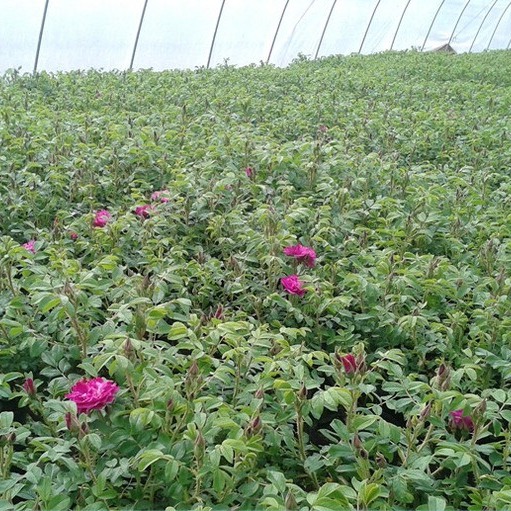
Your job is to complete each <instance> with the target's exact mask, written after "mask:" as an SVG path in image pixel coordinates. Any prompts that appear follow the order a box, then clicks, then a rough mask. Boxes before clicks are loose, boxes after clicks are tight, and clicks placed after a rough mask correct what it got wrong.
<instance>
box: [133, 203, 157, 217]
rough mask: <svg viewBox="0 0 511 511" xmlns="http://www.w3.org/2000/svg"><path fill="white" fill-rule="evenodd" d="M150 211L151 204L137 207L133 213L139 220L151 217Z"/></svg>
mask: <svg viewBox="0 0 511 511" xmlns="http://www.w3.org/2000/svg"><path fill="white" fill-rule="evenodd" d="M152 209H153V207H152V206H151V204H144V205H143V206H137V207H136V208H135V211H134V213H135V215H137V216H139V217H140V218H149V217H150V216H151V210H152Z"/></svg>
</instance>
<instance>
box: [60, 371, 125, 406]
mask: <svg viewBox="0 0 511 511" xmlns="http://www.w3.org/2000/svg"><path fill="white" fill-rule="evenodd" d="M117 392H119V387H118V385H117V384H116V383H114V382H113V381H110V380H105V379H104V378H101V377H98V378H92V379H91V380H81V381H79V382H77V383H75V384H74V385H73V387H72V389H71V392H70V393H69V394H67V395H66V399H69V400H71V401H74V402H75V403H76V408H77V410H78V413H89V412H90V411H91V410H101V409H102V408H104V407H105V406H106V405H108V404H110V403H112V402H113V401H114V399H115V395H116V394H117Z"/></svg>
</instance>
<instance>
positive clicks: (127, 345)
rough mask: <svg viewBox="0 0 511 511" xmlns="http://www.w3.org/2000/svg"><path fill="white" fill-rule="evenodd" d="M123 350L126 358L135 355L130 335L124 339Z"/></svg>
mask: <svg viewBox="0 0 511 511" xmlns="http://www.w3.org/2000/svg"><path fill="white" fill-rule="evenodd" d="M123 350H124V354H125V355H126V358H130V357H131V356H132V355H133V343H132V342H131V339H130V338H129V337H128V338H126V340H125V341H124V346H123Z"/></svg>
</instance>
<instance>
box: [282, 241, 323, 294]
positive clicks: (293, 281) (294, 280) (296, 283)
mask: <svg viewBox="0 0 511 511" xmlns="http://www.w3.org/2000/svg"><path fill="white" fill-rule="evenodd" d="M284 254H285V255H287V256H289V257H294V258H295V260H296V261H298V263H303V264H305V266H308V267H309V268H312V267H313V266H314V265H315V264H316V252H315V251H314V250H313V249H312V248H310V247H304V246H303V245H300V244H298V245H292V246H289V247H285V248H284ZM280 283H281V284H282V286H283V287H284V289H285V290H286V291H287V292H288V293H289V294H291V295H298V296H303V295H304V294H305V289H304V288H303V282H302V281H301V280H300V278H299V277H298V275H289V276H287V277H282V278H281V279H280Z"/></svg>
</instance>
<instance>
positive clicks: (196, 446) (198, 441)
mask: <svg viewBox="0 0 511 511" xmlns="http://www.w3.org/2000/svg"><path fill="white" fill-rule="evenodd" d="M205 448H206V440H205V439H204V436H203V435H202V433H201V432H200V431H198V432H197V436H196V437H195V442H194V443H193V453H194V455H195V458H196V459H197V460H202V458H203V457H204V450H205Z"/></svg>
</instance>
